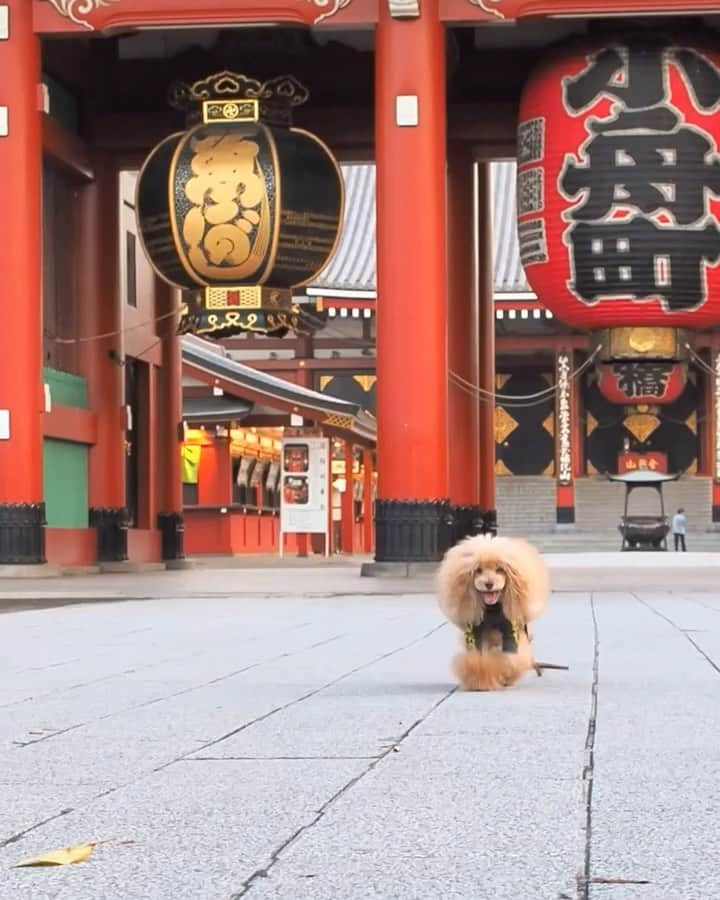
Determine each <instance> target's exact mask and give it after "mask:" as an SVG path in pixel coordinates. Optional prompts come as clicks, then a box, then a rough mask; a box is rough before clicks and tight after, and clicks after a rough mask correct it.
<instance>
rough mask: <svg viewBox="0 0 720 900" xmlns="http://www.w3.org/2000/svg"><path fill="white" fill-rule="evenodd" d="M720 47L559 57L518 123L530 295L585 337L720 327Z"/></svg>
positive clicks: (634, 43) (635, 45)
mask: <svg viewBox="0 0 720 900" xmlns="http://www.w3.org/2000/svg"><path fill="white" fill-rule="evenodd" d="M719 111H720V47H708V45H707V44H704V43H701V42H696V41H694V40H684V39H683V40H669V39H664V38H663V37H662V35H658V36H657V37H655V38H653V37H647V36H642V37H638V38H637V39H635V38H634V37H633V38H628V39H624V38H622V39H620V40H618V41H616V40H607V41H605V42H599V43H595V44H592V45H587V44H585V45H576V46H575V47H574V48H573V47H570V48H567V49H564V50H555V51H553V52H552V55H551V56H550V57H549V58H548V59H547V60H546V61H545V62H544V63H542V64H541V65H540V67H539V68H538V69H537V70H536V71H535V73H534V74H533V75H532V76H531V78H530V79H529V81H528V84H527V86H526V88H525V91H524V93H523V97H522V100H521V104H520V118H519V126H518V150H517V162H518V191H517V198H518V199H517V204H518V210H517V213H518V231H519V237H520V248H521V256H522V260H523V264H524V266H525V271H526V274H527V277H528V281H529V282H530V285H531V287H532V289H533V290H534V291H535V293H536V294H537V296H538V298H539V299H540V301H541V302H543V303H544V304H545V305H546V306H547V307H548V308H549V309H550V310H551V311H552V312H553V313H554V314H555V315H556V316H557V317H558V318H559V319H560V320H561V321H564V322H565V323H567V324H569V325H571V326H573V327H576V328H582V329H586V328H605V327H612V326H619V325H640V324H643V325H661V326H668V327H673V328H680V327H683V328H692V329H700V328H705V327H708V326H710V325H714V324H717V323H719V322H720V225H719V222H718V217H719V216H720V152H719V150H718V143H719V141H720V115H719V114H718V113H719Z"/></svg>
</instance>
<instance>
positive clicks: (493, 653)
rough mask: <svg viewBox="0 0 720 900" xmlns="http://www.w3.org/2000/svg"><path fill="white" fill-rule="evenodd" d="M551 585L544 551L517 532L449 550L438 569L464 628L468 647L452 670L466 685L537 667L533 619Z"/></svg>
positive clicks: (508, 680) (505, 681)
mask: <svg viewBox="0 0 720 900" xmlns="http://www.w3.org/2000/svg"><path fill="white" fill-rule="evenodd" d="M549 588H550V580H549V577H548V571H547V568H546V566H545V563H544V562H543V561H542V559H541V558H540V554H539V553H538V551H537V550H536V549H535V548H534V547H533V546H531V545H530V544H528V543H527V542H526V541H522V540H519V539H518V538H511V537H491V536H490V535H478V536H476V537H470V538H467V539H466V540H464V541H461V542H460V543H459V544H456V546H454V547H453V548H452V549H451V550H449V551H448V552H447V554H446V555H445V558H444V560H443V561H442V564H441V565H440V569H439V571H438V574H437V589H438V600H439V604H440V608H441V609H442V611H443V613H444V614H445V616H446V617H447V618H448V619H449V621H450V622H452V623H453V624H454V625H457V627H458V628H460V629H462V631H463V641H464V645H465V649H464V651H463V652H462V653H459V654H458V655H457V656H456V657H455V658H454V660H453V672H454V674H455V676H456V677H457V679H458V681H459V682H460V684H461V686H462V687H463V688H464V689H465V690H467V691H495V690H499V689H500V688H503V687H509V686H510V685H513V684H515V683H516V682H517V681H518V680H519V679H520V678H521V677H522V676H523V675H524V674H525V673H526V672H528V671H530V670H531V669H536V670H537V666H536V663H535V661H534V659H533V654H532V650H531V647H530V641H531V638H530V634H529V632H528V623H530V622H532V621H533V620H534V619H537V617H538V616H539V615H540V614H541V613H542V612H543V610H544V609H545V604H546V603H547V598H548V593H549ZM537 671H538V674H540V672H539V670H537Z"/></svg>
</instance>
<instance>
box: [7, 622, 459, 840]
mask: <svg viewBox="0 0 720 900" xmlns="http://www.w3.org/2000/svg"><path fill="white" fill-rule="evenodd" d="M446 624H447V623H445V622H442V623H441V624H440V625H436V626H435V627H434V628H431V629H430V631H428V632H426V633H425V634H422V635H420V636H419V637H417V638H415V639H414V640H412V641H410V643H408V644H404V645H403V646H401V647H396V648H395V649H393V650H390V651H388V652H387V653H383V654H382V655H380V656H378V657H375V658H374V659H371V660H369V661H368V662H366V663H363V664H362V665H360V666H357V667H356V668H354V669H351V670H350V671H349V672H345V673H344V674H343V675H340V676H339V677H338V678H335V679H333V680H332V681H330V682H328V683H327V684H324V685H321V686H320V687H319V688H316V689H315V690H313V691H311V692H309V693H308V694H304V695H303V696H302V697H297V698H295V700H291V701H290V702H288V703H286V704H284V705H283V706H279V707H276V708H274V709H271V710H269V711H268V712H267V713H264V714H263V715H262V716H258V717H256V718H255V719H252V720H250V721H249V722H246V723H244V724H243V725H241V726H240V727H239V728H237V729H235V730H234V731H232V732H230V733H228V734H225V735H223V736H222V737H220V738H216V739H215V740H213V741H209V742H208V743H206V744H203V745H202V746H200V747H195V748H193V749H192V750H189V751H188V752H187V753H184V754H182V756H179V757H177V758H176V759H172V760H170V761H169V762H167V763H163V765H161V766H157V767H156V768H153V769H150V770H149V771H147V772H144V773H142V774H141V775H140V776H139V777H138V778H135V779H133V780H132V781H128V782H125V783H123V784H119V785H116V786H115V787H112V788H109V789H108V790H105V791H102V792H101V793H99V794H95V795H94V796H92V797H90V798H88V799H87V800H86V801H84V802H83V803H81V804H79V806H77V807H73V808H70V809H64V810H61V811H60V812H59V813H57V814H56V815H54V816H50V817H49V818H48V819H45V820H44V821H42V822H37V823H35V824H34V825H30V826H28V828H25V829H24V830H23V831H20V832H17V834H14V835H11V837H9V838H6V839H5V840H0V849H2V848H3V847H6V846H7V845H8V844H12V843H15V842H16V841H19V840H22V838H23V837H25V835H27V834H29V833H30V832H32V831H35V830H36V829H38V828H42V826H43V825H47V824H48V823H50V822H53V821H54V820H55V819H60V818H62V817H63V816H66V815H68V814H69V813H73V812H77V811H79V810H80V809H84V808H85V807H86V806H88V805H89V804H90V803H93V802H95V801H96V800H100V799H102V798H104V797H109V796H110V795H112V794H115V793H117V792H118V791H121V790H124V789H125V788H127V787H131V786H132V785H135V784H139V783H140V782H141V781H144V780H145V779H146V778H149V777H150V776H151V775H154V774H156V773H157V772H162V771H163V770H165V769H167V768H169V767H170V766H173V765H175V764H176V763H179V762H183V761H186V760H188V761H189V759H190V758H191V757H193V756H194V755H195V754H196V753H201V752H202V751H203V750H208V749H209V748H210V747H214V746H215V745H216V744H219V743H220V742H222V741H224V740H227V739H228V738H229V737H233V736H235V735H236V734H240V732H242V731H245V730H246V729H247V728H250V727H252V726H253V725H256V724H258V723H260V722H263V721H265V720H266V719H269V718H270V717H271V716H273V715H275V713H278V712H283V711H284V710H285V709H288V708H290V707H291V706H294V705H295V704H297V703H302V702H303V701H304V700H308V699H309V698H310V697H313V696H315V695H316V694H319V693H321V692H322V691H324V690H326V689H327V688H329V687H333V686H334V685H336V684H338V683H339V682H341V681H343V680H344V679H345V678H349V677H350V676H351V675H355V674H357V673H358V672H360V671H362V670H363V669H365V668H367V667H368V666H372V665H374V664H375V663H378V662H382V661H383V660H385V659H387V658H388V657H390V656H394V655H395V654H396V653H401V652H402V651H403V650H407V649H409V648H410V647H413V646H415V644H419V643H421V642H422V641H424V640H425V639H426V638H428V637H430V636H431V635H433V634H435V632H437V631H440V630H441V629H442V628H444V627H445V626H446ZM306 649H307V648H306ZM152 702H155V701H152ZM394 746H396V745H395V744H393V747H394ZM19 749H20V748H19ZM391 751H392V747H391V748H390V751H388V752H391Z"/></svg>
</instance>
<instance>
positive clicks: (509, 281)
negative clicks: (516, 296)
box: [492, 162, 530, 294]
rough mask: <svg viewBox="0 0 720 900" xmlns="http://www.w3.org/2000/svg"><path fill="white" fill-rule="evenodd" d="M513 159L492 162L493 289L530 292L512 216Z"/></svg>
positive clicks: (513, 191) (498, 291)
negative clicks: (511, 160) (510, 160)
mask: <svg viewBox="0 0 720 900" xmlns="http://www.w3.org/2000/svg"><path fill="white" fill-rule="evenodd" d="M515 190H516V188H515V163H514V162H494V163H492V193H493V202H492V210H493V266H494V271H495V293H496V294H504V293H529V292H530V286H529V285H528V283H527V279H526V278H525V271H524V270H523V267H522V263H521V262H520V246H519V244H518V234H517V224H516V218H515V215H516V213H515Z"/></svg>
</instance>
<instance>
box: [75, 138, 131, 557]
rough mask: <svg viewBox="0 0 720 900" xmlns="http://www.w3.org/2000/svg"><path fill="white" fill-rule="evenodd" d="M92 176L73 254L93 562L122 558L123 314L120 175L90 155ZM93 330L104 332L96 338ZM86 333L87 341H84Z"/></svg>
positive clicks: (124, 529) (82, 203)
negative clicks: (87, 427)
mask: <svg viewBox="0 0 720 900" xmlns="http://www.w3.org/2000/svg"><path fill="white" fill-rule="evenodd" d="M94 169H95V176H96V180H95V181H94V182H93V183H92V184H89V185H87V186H86V187H84V188H83V189H82V191H81V193H80V231H81V241H80V246H81V247H82V253H81V254H78V256H77V267H78V268H77V286H78V288H77V289H78V333H79V336H80V338H81V342H80V366H81V372H82V374H83V375H84V377H85V378H86V379H87V383H88V398H89V401H90V408H91V409H92V411H93V412H94V413H95V415H96V416H97V441H96V443H95V444H94V445H93V446H92V447H91V448H90V454H89V463H88V469H89V473H88V474H89V483H88V498H89V503H90V525H91V526H92V527H93V528H95V529H96V531H97V558H98V561H99V562H122V561H124V560H126V559H127V511H126V509H125V464H126V451H125V426H126V420H125V410H124V408H123V380H124V369H123V366H122V359H123V346H122V333H121V329H122V314H121V310H120V297H119V291H118V262H119V260H118V252H119V251H118V225H117V222H118V216H119V213H118V203H119V191H118V173H117V170H116V168H115V166H114V164H113V163H112V161H111V160H110V159H108V158H107V157H105V156H104V155H101V154H98V155H96V157H95V159H94ZM99 335H106V336H104V337H101V338H100V339H98V336H99ZM87 338H91V340H87Z"/></svg>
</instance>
